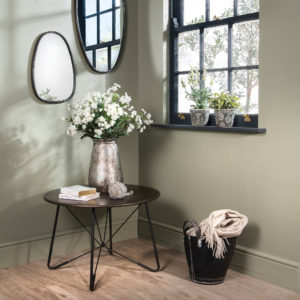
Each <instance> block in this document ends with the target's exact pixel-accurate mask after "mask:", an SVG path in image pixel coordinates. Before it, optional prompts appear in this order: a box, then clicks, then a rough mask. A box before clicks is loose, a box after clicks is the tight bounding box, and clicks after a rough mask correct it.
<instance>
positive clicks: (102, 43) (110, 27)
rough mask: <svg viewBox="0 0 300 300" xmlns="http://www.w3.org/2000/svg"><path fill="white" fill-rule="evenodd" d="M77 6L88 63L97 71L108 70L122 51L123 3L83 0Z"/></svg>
mask: <svg viewBox="0 0 300 300" xmlns="http://www.w3.org/2000/svg"><path fill="white" fill-rule="evenodd" d="M78 5H79V8H78V11H79V13H80V16H79V20H80V31H81V36H82V40H83V44H84V50H85V51H86V53H87V57H88V60H89V62H90V63H91V65H92V66H93V67H94V68H95V69H97V70H99V71H101V72H106V71H109V70H111V68H112V67H113V66H114V65H115V63H116V59H117V57H118V53H119V51H120V30H121V28H120V10H121V8H120V0H105V1H104V0H83V1H79V2H78Z"/></svg>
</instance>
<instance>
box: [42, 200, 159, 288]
mask: <svg viewBox="0 0 300 300" xmlns="http://www.w3.org/2000/svg"><path fill="white" fill-rule="evenodd" d="M139 207H140V205H138V206H137V207H136V208H135V209H134V211H133V212H132V213H131V214H130V215H129V216H128V217H127V218H126V219H125V220H124V221H123V222H122V224H121V225H120V226H119V227H118V228H117V229H116V230H115V232H114V233H112V209H111V208H108V209H107V212H106V220H105V228H104V236H102V235H101V232H100V228H99V224H98V220H97V216H96V211H95V208H92V209H91V230H90V231H89V230H88V229H87V227H86V226H85V225H84V224H83V223H82V222H81V221H80V220H79V219H78V217H77V216H76V215H75V214H74V213H73V212H72V211H71V210H70V209H69V208H67V209H68V211H69V212H70V213H71V214H72V215H73V217H74V218H75V219H76V220H77V221H78V222H79V223H80V224H81V226H82V227H83V228H84V229H85V230H86V231H87V232H88V233H89V234H90V236H91V245H90V246H91V249H90V250H89V251H86V252H84V253H83V254H81V255H79V256H76V257H74V258H72V259H70V260H67V261H65V262H62V263H59V264H57V265H54V266H51V257H52V252H53V246H54V240H55V234H56V228H57V223H58V217H59V211H60V205H57V208H56V213H55V218H54V225H53V231H52V236H51V243H50V249H49V255H48V262H47V266H48V268H49V269H50V270H55V269H58V268H60V267H62V266H64V265H66V264H68V263H70V262H72V261H74V260H76V259H77V258H80V257H82V256H84V255H87V254H89V253H90V290H91V291H93V290H94V288H95V278H96V273H97V268H98V264H99V260H100V256H101V251H102V248H103V247H105V248H106V249H107V250H108V253H109V254H111V255H112V254H113V253H115V254H117V255H119V256H121V257H123V258H125V259H127V260H129V261H131V262H133V263H135V264H137V265H139V266H140V267H142V268H145V269H147V270H149V271H151V272H158V271H159V270H160V263H159V258H158V252H157V247H156V242H155V237H154V232H153V227H152V222H151V217H150V211H149V205H148V203H145V208H146V214H147V219H148V225H149V231H150V235H151V240H152V245H153V252H154V256H155V260H156V268H151V267H149V266H147V265H145V264H142V263H140V262H137V261H135V260H134V259H132V258H130V257H127V256H125V255H123V254H122V253H120V252H118V251H116V250H113V246H112V245H113V241H112V239H113V237H114V236H115V234H116V233H117V232H118V231H119V230H120V229H121V228H122V227H123V226H124V225H125V224H126V223H127V221H128V220H129V219H130V218H131V217H132V216H133V214H134V213H135V212H136V211H137V209H138V208H139ZM107 221H108V222H109V224H107ZM95 222H96V224H97V229H98V234H99V237H100V241H99V240H98V239H96V238H95ZM107 225H108V226H109V239H108V240H105V237H106V229H107ZM95 242H96V243H97V244H98V246H97V247H95ZM96 249H99V253H98V258H97V262H96V264H95V266H94V252H95V250H96Z"/></svg>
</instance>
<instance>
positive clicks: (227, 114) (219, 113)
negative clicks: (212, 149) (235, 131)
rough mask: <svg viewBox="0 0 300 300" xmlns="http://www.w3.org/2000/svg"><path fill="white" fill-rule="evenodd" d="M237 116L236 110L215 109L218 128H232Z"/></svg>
mask: <svg viewBox="0 0 300 300" xmlns="http://www.w3.org/2000/svg"><path fill="white" fill-rule="evenodd" d="M234 116H235V109H234V108H229V109H215V119H216V125H217V126H218V127H232V125H233V121H234Z"/></svg>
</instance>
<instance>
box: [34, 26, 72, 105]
mask: <svg viewBox="0 0 300 300" xmlns="http://www.w3.org/2000/svg"><path fill="white" fill-rule="evenodd" d="M50 33H52V34H56V35H58V36H59V37H61V38H62V39H63V41H64V42H65V44H66V46H67V49H68V52H69V55H70V60H71V64H72V69H73V90H72V93H71V95H70V96H69V97H68V98H66V99H64V100H58V101H50V100H45V99H42V98H40V96H39V95H38V92H37V90H36V84H35V82H36V80H35V76H34V70H35V64H36V57H37V50H38V48H39V44H40V42H41V40H42V38H43V37H44V36H45V35H47V34H50ZM31 86H32V91H33V93H34V96H35V97H36V98H37V99H38V100H39V101H42V102H45V103H49V104H59V103H63V102H66V101H68V100H70V99H71V98H72V97H73V96H74V93H75V90H76V68H75V64H74V59H73V55H72V51H71V48H70V45H69V43H68V41H67V40H66V38H65V37H64V36H63V35H62V34H61V33H59V32H57V31H46V32H43V33H41V34H40V35H39V36H38V37H37V40H36V42H35V45H34V50H33V55H32V59H31Z"/></svg>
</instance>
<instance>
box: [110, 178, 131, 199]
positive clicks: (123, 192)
mask: <svg viewBox="0 0 300 300" xmlns="http://www.w3.org/2000/svg"><path fill="white" fill-rule="evenodd" d="M108 193H109V196H110V198H113V199H122V198H125V197H127V196H130V195H132V194H133V191H130V192H127V187H126V185H125V184H124V183H122V182H118V181H117V182H113V183H111V184H110V185H109V186H108Z"/></svg>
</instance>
